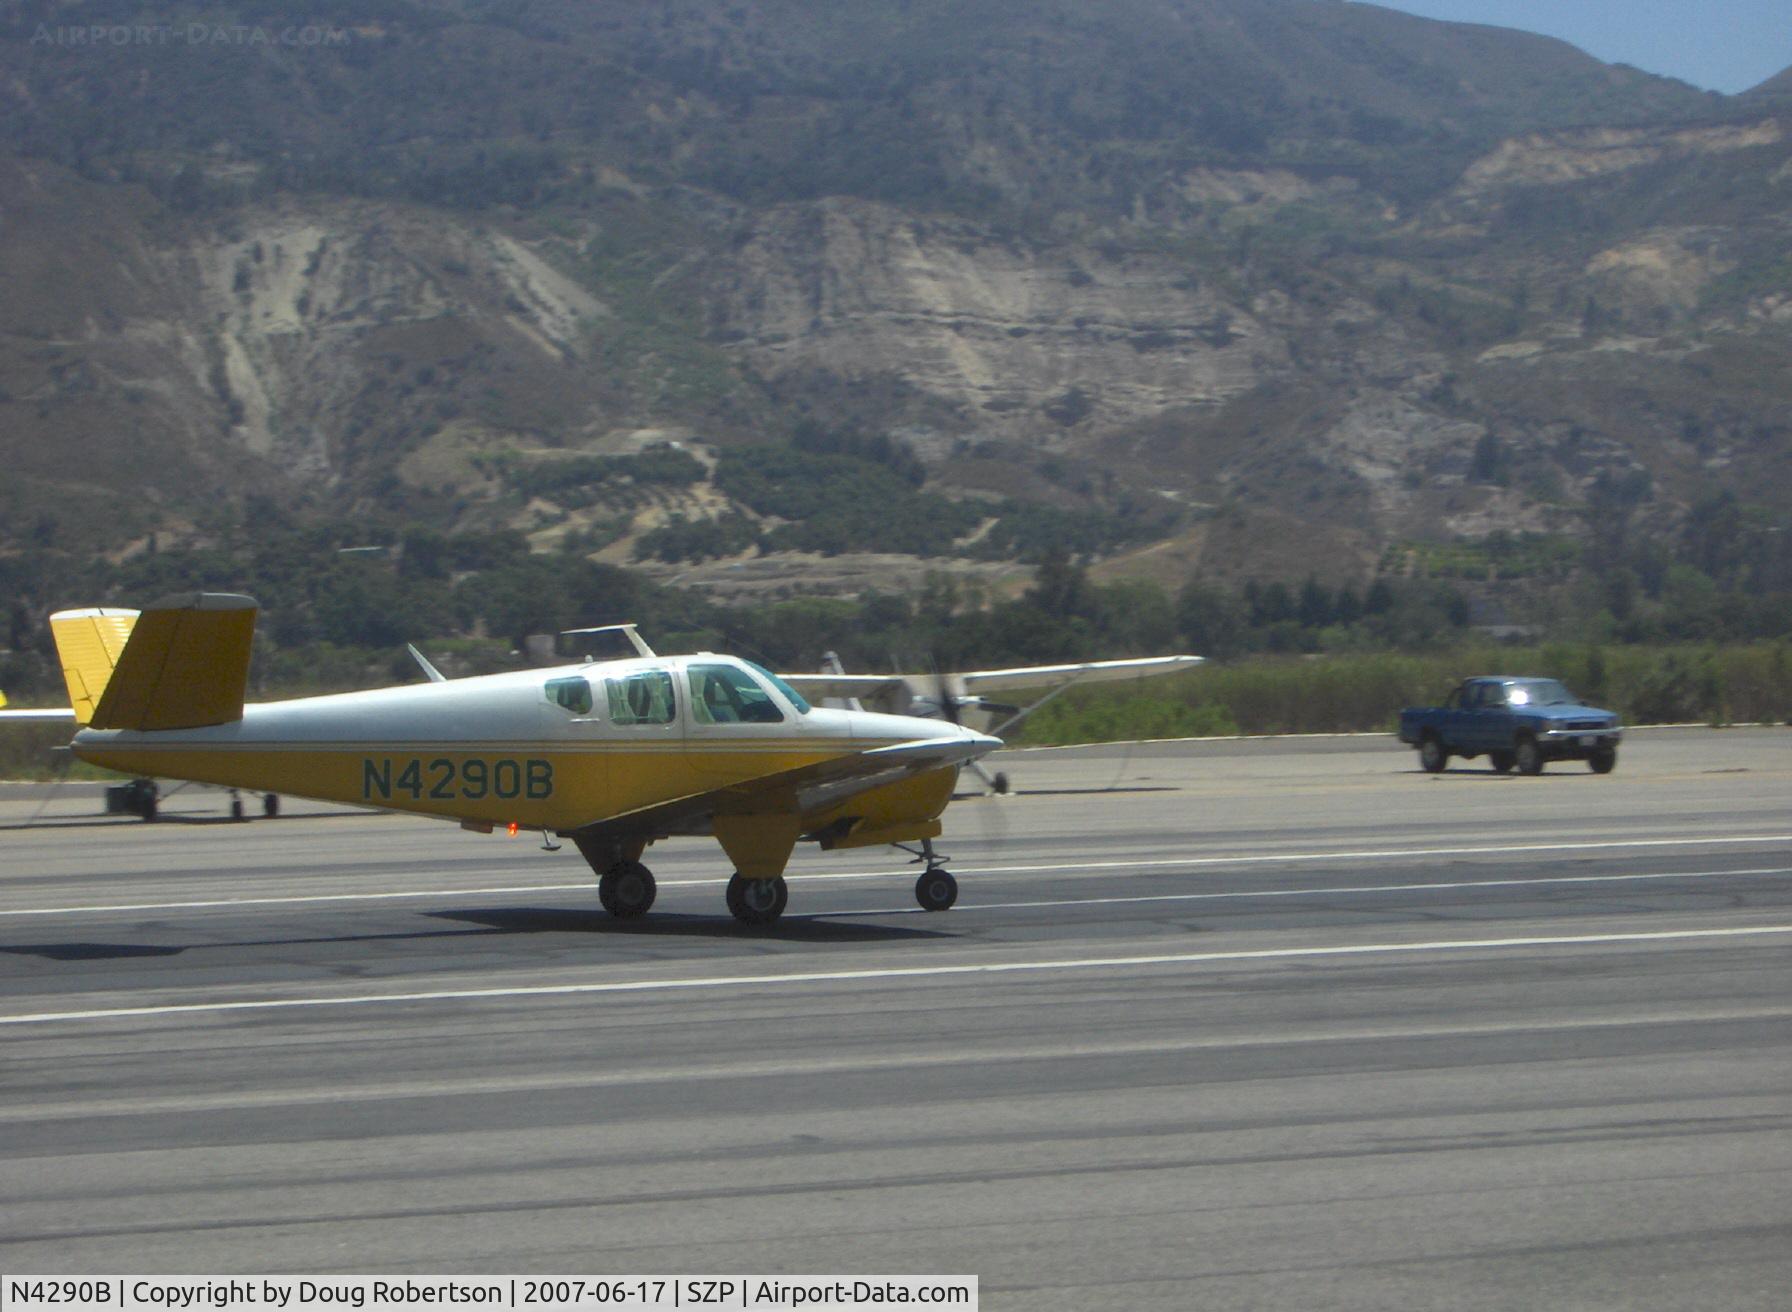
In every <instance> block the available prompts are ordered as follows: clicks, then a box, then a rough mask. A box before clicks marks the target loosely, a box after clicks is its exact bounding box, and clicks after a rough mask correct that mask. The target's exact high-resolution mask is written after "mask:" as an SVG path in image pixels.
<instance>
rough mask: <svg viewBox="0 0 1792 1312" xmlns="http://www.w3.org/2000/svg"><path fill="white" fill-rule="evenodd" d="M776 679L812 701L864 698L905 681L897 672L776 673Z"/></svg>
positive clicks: (885, 691) (887, 690)
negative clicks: (834, 698) (831, 698)
mask: <svg viewBox="0 0 1792 1312" xmlns="http://www.w3.org/2000/svg"><path fill="white" fill-rule="evenodd" d="M778 677H779V678H780V679H782V680H784V682H785V683H788V684H789V685H790V686H791V687H792V688H795V689H796V690H797V691H798V692H800V693H802V694H803V696H805V697H807V698H809V699H811V700H812V701H818V702H819V701H824V700H826V699H828V698H830V697H836V698H846V697H860V698H863V699H865V700H866V701H870V700H871V699H872V698H875V697H877V696H878V695H879V694H880V693H888V692H894V691H895V690H896V689H898V688H901V687H902V686H903V685H904V684H905V683H906V680H905V679H904V678H903V676H902V675H900V674H780V675H779V676H778Z"/></svg>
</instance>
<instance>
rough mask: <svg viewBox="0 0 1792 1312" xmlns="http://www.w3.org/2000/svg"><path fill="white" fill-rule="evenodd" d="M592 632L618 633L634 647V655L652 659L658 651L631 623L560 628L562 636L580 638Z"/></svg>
mask: <svg viewBox="0 0 1792 1312" xmlns="http://www.w3.org/2000/svg"><path fill="white" fill-rule="evenodd" d="M593 633H620V634H621V635H622V636H623V637H625V638H627V639H628V641H629V645H630V646H631V647H633V648H634V649H635V655H637V656H644V657H646V658H647V659H648V660H653V659H654V658H655V657H657V656H658V655H659V653H658V652H656V651H655V650H654V649H653V648H652V647H649V646H648V645H647V640H646V639H645V638H643V637H642V636H641V635H640V633H639V632H638V631H637V630H636V628H635V626H634V625H633V624H600V625H598V626H597V627H596V628H592V629H561V630H560V636H561V637H562V638H582V637H585V636H587V635H589V634H593Z"/></svg>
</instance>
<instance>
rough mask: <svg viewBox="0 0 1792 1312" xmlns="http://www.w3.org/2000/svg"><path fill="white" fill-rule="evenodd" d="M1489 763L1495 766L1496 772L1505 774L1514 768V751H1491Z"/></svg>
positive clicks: (1488, 755) (1488, 754) (1488, 757)
mask: <svg viewBox="0 0 1792 1312" xmlns="http://www.w3.org/2000/svg"><path fill="white" fill-rule="evenodd" d="M1487 764H1488V765H1490V766H1492V767H1493V769H1494V772H1495V773H1496V774H1505V773H1507V772H1508V771H1510V770H1511V769H1512V764H1513V759H1512V753H1511V752H1489V753H1487Z"/></svg>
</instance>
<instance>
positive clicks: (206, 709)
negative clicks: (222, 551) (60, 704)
mask: <svg viewBox="0 0 1792 1312" xmlns="http://www.w3.org/2000/svg"><path fill="white" fill-rule="evenodd" d="M255 612H256V603H255V601H254V599H253V598H250V597H240V596H235V595H233V594H230V593H219V592H200V593H193V594H189V595H187V596H181V597H169V598H167V599H165V600H163V601H159V602H156V603H155V604H154V605H151V606H147V607H145V608H144V609H143V610H142V611H141V612H138V611H64V612H62V613H61V614H59V615H52V616H51V617H50V629H51V632H52V633H53V634H54V635H55V638H56V650H57V652H58V653H59V654H60V655H61V657H62V667H63V674H64V677H65V678H67V680H68V692H69V700H70V703H71V704H72V705H73V706H74V708H75V718H76V721H77V722H78V723H81V724H85V725H88V726H89V727H91V728H94V729H197V728H201V727H203V726H205V725H209V724H224V723H227V722H228V721H231V720H240V719H242V716H243V692H244V690H245V688H246V687H247V686H248V680H249V654H250V650H251V648H252V646H253V644H254V640H255Z"/></svg>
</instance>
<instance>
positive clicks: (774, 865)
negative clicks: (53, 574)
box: [33, 593, 1002, 925]
mask: <svg viewBox="0 0 1792 1312" xmlns="http://www.w3.org/2000/svg"><path fill="white" fill-rule="evenodd" d="M256 610H257V606H256V603H255V601H254V600H252V599H251V598H249V597H243V596H237V595H233V594H225V593H198V594H191V595H186V596H181V597H174V598H169V599H167V600H164V601H160V602H157V603H155V604H153V605H151V606H148V607H145V608H144V609H143V610H142V611H133V610H118V609H89V610H73V611H62V612H59V613H57V614H56V615H53V616H51V618H50V626H51V631H52V633H53V635H54V637H55V640H56V648H57V652H58V655H59V656H60V658H61V662H62V667H63V674H64V677H65V679H66V681H67V683H68V691H69V702H70V706H69V709H68V710H66V711H61V712H46V713H33V718H44V719H48V718H54V717H56V716H61V717H66V718H68V719H71V720H72V721H73V722H74V723H75V724H77V725H79V726H80V729H79V732H77V733H76V734H75V737H74V741H73V743H72V744H71V747H72V750H73V752H74V754H75V755H76V756H77V757H79V758H80V759H82V760H84V761H90V762H92V763H93V764H95V765H99V766H103V767H106V768H108V769H113V770H118V771H122V772H124V773H126V774H132V775H138V776H145V777H152V778H173V779H184V780H191V781H195V782H199V783H207V784H216V785H220V786H223V787H227V788H242V789H251V790H254V791H257V792H265V793H271V794H278V793H290V794H293V795H296V796H300V797H310V798H316V799H319V800H322V801H331V802H345V803H349V804H351V805H357V806H368V807H376V808H381V809H385V810H392V811H406V812H415V813H419V814H423V815H430V816H437V817H440V818H443V819H448V820H458V821H459V822H460V823H461V825H462V827H463V828H466V829H471V830H475V831H478V832H483V833H490V832H492V831H493V830H494V829H497V828H506V829H510V830H512V831H513V832H514V831H515V830H516V829H533V830H540V831H541V832H542V835H543V838H544V841H545V840H547V839H548V836H549V835H561V836H564V837H570V838H571V839H572V840H573V842H574V843H575V844H576V845H577V846H578V849H579V852H580V853H581V854H582V855H583V856H584V857H585V859H586V860H587V861H588V862H590V864H591V867H592V869H593V870H594V871H596V872H597V875H598V897H599V899H600V900H601V901H602V903H603V905H604V907H605V908H606V909H607V910H609V911H610V912H611V913H612V914H613V915H616V916H619V917H624V918H627V917H633V916H639V915H641V914H643V913H645V912H646V911H647V909H648V908H649V907H650V906H652V905H653V899H654V892H655V887H654V879H653V875H652V873H651V872H650V871H649V870H648V869H647V867H646V866H645V865H643V864H642V863H641V857H642V855H643V854H644V853H645V851H646V848H647V846H648V845H649V844H650V843H653V842H655V841H657V840H659V839H662V838H667V837H671V836H673V835H685V834H707V835H713V836H714V837H715V839H716V840H717V841H718V842H719V843H720V844H721V845H722V850H723V851H724V852H725V853H726V854H727V856H728V858H729V860H730V861H731V862H732V863H733V865H734V876H733V878H732V879H730V881H729V883H728V892H727V905H728V909H729V911H731V912H732V913H733V914H734V916H735V917H736V918H737V919H739V920H741V921H744V922H746V923H748V924H754V925H764V924H770V923H771V922H773V921H775V920H776V919H777V918H778V917H779V916H780V915H781V914H782V913H783V911H784V907H785V904H786V901H787V899H788V896H789V894H788V890H787V888H786V886H785V882H784V869H785V866H786V864H787V863H788V861H789V860H790V855H791V852H792V850H793V849H794V848H795V846H796V844H797V842H798V841H799V840H805V839H806V840H812V841H815V842H818V843H820V844H821V846H822V847H823V848H826V849H834V848H851V847H870V846H877V845H883V844H892V845H896V846H905V845H908V844H918V845H919V846H918V849H912V848H911V849H908V850H913V851H916V853H917V863H919V862H920V861H924V862H925V863H926V865H925V869H924V871H923V873H922V874H921V876H920V878H919V879H918V880H917V881H916V884H915V897H916V900H917V901H918V902H919V903H920V905H921V906H922V907H923V908H925V909H926V910H929V911H943V910H945V909H946V908H947V907H950V906H951V905H952V903H953V902H954V901H955V900H956V898H957V895H958V885H957V881H956V880H954V879H953V877H952V876H951V875H950V874H948V873H947V872H946V871H945V869H944V868H943V865H942V862H943V858H941V857H939V856H938V855H937V854H936V853H935V852H934V849H933V839H934V838H936V837H938V835H939V834H940V832H941V825H940V815H941V813H942V812H943V811H944V810H945V808H946V805H947V803H948V802H949V801H950V800H951V797H952V790H953V786H954V784H955V782H956V780H957V777H958V770H959V767H960V766H962V765H964V764H966V763H968V762H972V761H975V760H976V759H977V758H978V757H981V756H983V755H985V754H987V753H989V752H991V751H994V750H995V749H996V748H998V747H1000V746H1001V745H1002V744H1001V740H1000V739H999V738H993V737H990V736H989V735H987V734H983V733H978V732H976V731H974V730H971V729H966V728H963V727H961V726H959V725H957V724H953V723H950V722H942V721H937V720H927V719H920V718H916V717H914V716H904V715H887V714H880V713H876V712H871V711H853V710H836V709H828V708H818V707H812V706H811V705H810V703H809V702H808V701H807V700H806V699H805V698H804V697H803V696H802V694H801V693H799V692H797V691H796V690H795V689H794V688H792V687H791V686H790V685H789V684H788V683H786V682H785V681H784V680H782V679H780V678H779V677H778V676H777V675H775V674H773V673H771V672H770V671H768V670H765V669H763V668H761V667H759V666H757V665H754V664H752V663H751V662H748V661H743V660H739V659H737V658H735V657H732V656H720V655H713V654H710V653H699V654H697V655H694V656H660V655H657V654H655V653H654V652H653V651H652V650H651V649H650V648H649V647H648V646H647V644H646V643H645V642H643V641H642V640H641V638H640V636H639V635H638V634H637V633H636V632H635V629H634V626H633V625H619V626H616V627H618V628H619V629H621V630H622V631H623V632H624V633H625V635H626V636H627V637H628V639H629V640H630V642H631V643H632V644H633V645H634V648H635V651H636V653H637V654H636V655H635V656H634V657H632V658H630V659H625V660H611V661H601V662H586V663H581V664H575V665H566V666H561V667H558V668H554V669H535V670H528V671H522V672H516V673H505V674H493V675H485V676H481V677H477V678H467V679H452V680H450V679H443V678H441V676H440V675H438V674H436V673H435V672H434V671H433V670H432V669H430V668H429V666H428V663H427V662H421V663H422V664H423V665H424V668H425V670H426V672H428V673H429V674H430V676H431V677H430V681H429V682H427V683H422V684H414V685H406V686H402V687H396V688H382V689H376V690H373V691H368V692H355V693H343V694H338V695H332V696H323V697H307V698H301V699H297V700H292V701H282V702H267V703H260V704H245V701H244V692H245V688H246V685H247V680H248V672H249V654H250V647H251V644H252V641H253V638H254V631H255V616H256Z"/></svg>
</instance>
